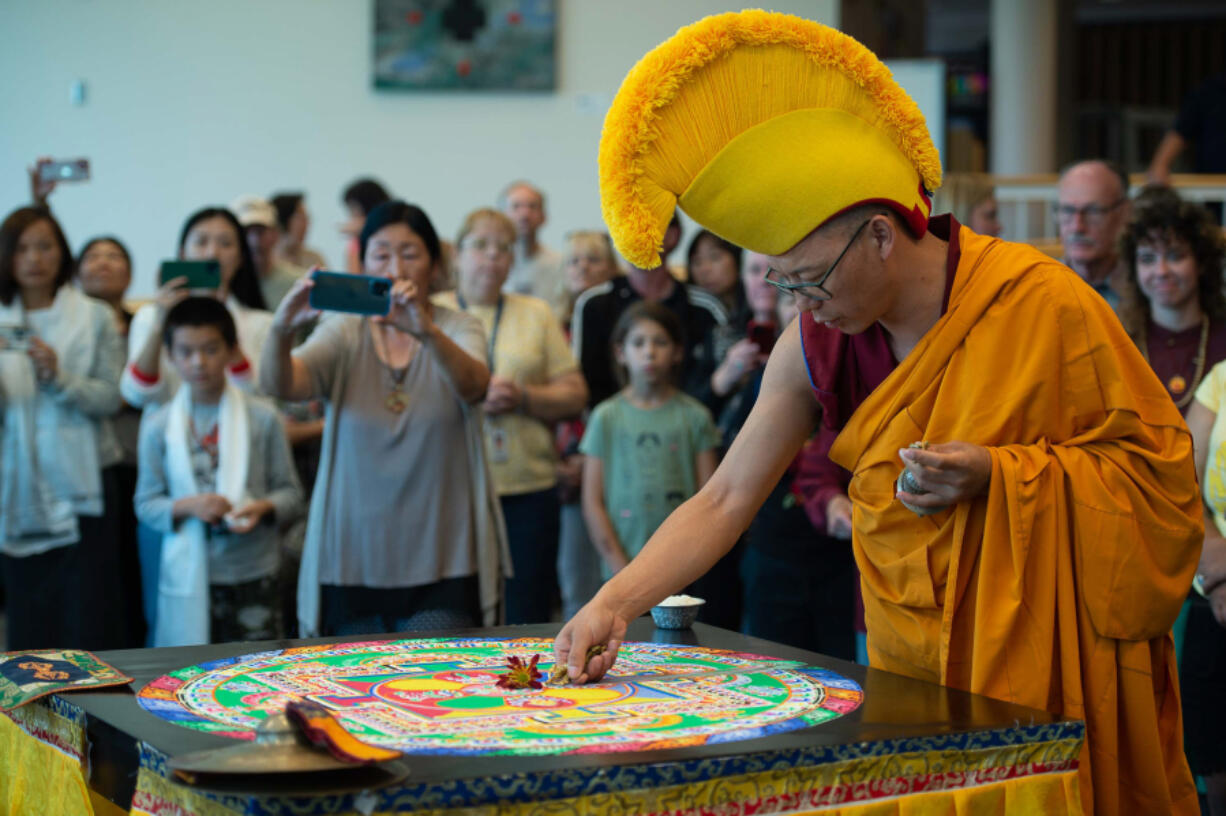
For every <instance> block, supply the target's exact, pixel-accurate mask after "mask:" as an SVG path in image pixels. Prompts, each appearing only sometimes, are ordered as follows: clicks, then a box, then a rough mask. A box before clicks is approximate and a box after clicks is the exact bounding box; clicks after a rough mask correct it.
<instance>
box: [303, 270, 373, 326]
mask: <svg viewBox="0 0 1226 816" xmlns="http://www.w3.org/2000/svg"><path fill="white" fill-rule="evenodd" d="M311 280H312V281H314V283H315V285H314V286H312V287H311V301H310V302H311V308H312V309H320V310H322V311H325V312H349V313H350V314H360V315H385V314H387V313H388V311H390V310H391V308H392V282H391V281H390V280H388V279H387V278H377V277H374V276H372V275H350V274H349V273H348V272H325V271H324V270H322V269H320V270H316V271H315V272H314V273H313V274H312V275H311Z"/></svg>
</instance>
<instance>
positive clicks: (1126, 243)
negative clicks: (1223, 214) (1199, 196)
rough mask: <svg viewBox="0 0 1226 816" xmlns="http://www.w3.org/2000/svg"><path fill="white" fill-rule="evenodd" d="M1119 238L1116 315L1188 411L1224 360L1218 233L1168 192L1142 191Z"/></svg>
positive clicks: (1197, 208) (1225, 303)
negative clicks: (1121, 272)
mask: <svg viewBox="0 0 1226 816" xmlns="http://www.w3.org/2000/svg"><path fill="white" fill-rule="evenodd" d="M1133 212H1134V215H1133V219H1132V221H1131V223H1129V224H1128V226H1127V228H1126V229H1125V230H1124V235H1123V237H1122V238H1121V240H1120V244H1121V247H1120V249H1121V256H1122V257H1123V258H1124V259H1125V261H1126V264H1127V267H1126V269H1127V272H1126V277H1125V280H1124V292H1123V294H1122V298H1121V300H1122V302H1121V304H1120V319H1121V321H1122V322H1123V324H1124V328H1125V329H1127V330H1128V334H1129V335H1130V336H1131V337H1132V338H1133V340H1134V341H1135V342H1136V344H1137V346H1139V347H1140V349H1141V353H1142V354H1144V355H1145V358H1146V359H1147V360H1148V361H1149V364H1150V367H1151V368H1153V370H1154V373H1155V374H1157V375H1158V378H1159V379H1160V380H1162V383H1163V384H1164V385H1165V386H1166V389H1167V391H1168V392H1169V393H1170V395H1171V399H1172V400H1174V401H1175V404H1176V405H1177V406H1178V407H1179V410H1180V411H1182V412H1183V413H1184V415H1185V416H1186V415H1187V413H1188V409H1189V407H1190V406H1191V405H1192V402H1193V394H1195V393H1196V387H1197V386H1198V385H1199V384H1200V382H1201V380H1202V379H1204V376H1205V374H1207V373H1208V372H1209V370H1210V369H1212V368H1213V366H1214V365H1215V364H1216V363H1217V362H1218V361H1220V360H1223V359H1226V298H1224V297H1223V295H1222V260H1223V240H1222V233H1221V230H1220V229H1219V228H1218V226H1217V225H1216V224H1215V223H1214V222H1213V218H1212V217H1211V216H1210V215H1209V212H1208V211H1207V210H1206V209H1205V208H1204V207H1202V206H1201V205H1199V204H1196V203H1194V202H1191V201H1183V200H1181V199H1180V198H1179V197H1178V196H1177V195H1175V194H1174V193H1173V192H1171V191H1168V190H1164V189H1158V190H1148V191H1145V192H1142V193H1141V194H1140V195H1139V196H1138V197H1137V200H1136V201H1135V202H1134V210H1133Z"/></svg>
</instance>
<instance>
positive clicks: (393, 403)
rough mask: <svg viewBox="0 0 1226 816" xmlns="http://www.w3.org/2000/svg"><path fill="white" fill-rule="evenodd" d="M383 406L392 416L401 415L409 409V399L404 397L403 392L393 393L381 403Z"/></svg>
mask: <svg viewBox="0 0 1226 816" xmlns="http://www.w3.org/2000/svg"><path fill="white" fill-rule="evenodd" d="M383 404H384V405H385V406H387V410H389V411H391V412H392V413H393V414H403V413H404V411H405V409H406V408H408V407H409V398H408V397H406V396H405V395H404V392H403V391H393V392H392V393H390V394H388V395H387V399H386V400H384V401H383Z"/></svg>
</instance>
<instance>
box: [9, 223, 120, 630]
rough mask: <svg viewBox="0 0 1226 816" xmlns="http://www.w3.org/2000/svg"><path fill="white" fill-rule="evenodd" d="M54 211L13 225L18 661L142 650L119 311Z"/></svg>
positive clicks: (12, 616) (12, 477)
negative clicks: (22, 656)
mask: <svg viewBox="0 0 1226 816" xmlns="http://www.w3.org/2000/svg"><path fill="white" fill-rule="evenodd" d="M72 271H73V259H72V253H71V251H70V250H69V249H68V243H67V241H66V240H65V239H64V233H63V231H62V230H61V229H60V226H59V224H58V223H57V222H56V220H55V218H53V217H52V216H51V215H50V213H48V212H47V211H46V210H41V209H34V208H29V207H23V208H21V209H19V210H15V211H14V212H12V213H11V214H10V215H9V216H8V217H7V218H6V219H5V220H4V222H3V224H0V325H3V326H5V327H6V328H8V329H10V330H9V331H5V332H4V333H3V334H0V338H3V339H0V562H2V563H3V574H4V590H5V597H6V603H7V608H8V645H7V648H8V649H9V650H18V649H23V650H24V649H37V648H75V649H116V648H124V647H127V646H132V645H135V644H133V643H132V642H131V640H130V639H131V637H132V633H131V632H129V631H127V629H128V627H127V625H126V624H125V616H124V614H123V602H124V593H123V592H122V591H121V590H122V567H121V562H120V552H119V549H120V540H121V533H120V524H119V504H120V502H119V483H118V478H117V476H116V474H115V469H114V468H115V465H117V464H118V463H119V460H120V458H121V453H120V450H119V444H118V442H117V441H116V439H115V435H114V432H113V430H112V428H111V423H110V417H111V416H113V415H114V414H115V412H117V411H118V410H119V405H120V399H119V388H118V382H119V373H120V370H121V369H122V367H123V345H122V343H121V341H120V339H119V332H118V331H117V329H116V327H115V319H114V317H113V316H112V314H111V310H110V309H109V308H108V307H107V306H106V305H105V304H103V303H101V302H100V301H97V300H94V299H93V298H90V297H87V296H86V295H84V294H83V293H81V291H80V290H78V289H77V288H76V287H74V286H72V285H66V284H69V281H70V280H71V278H72Z"/></svg>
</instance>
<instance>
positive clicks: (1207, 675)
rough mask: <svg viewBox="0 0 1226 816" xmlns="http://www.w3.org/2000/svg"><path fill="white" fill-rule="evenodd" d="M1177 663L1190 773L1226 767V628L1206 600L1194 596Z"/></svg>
mask: <svg viewBox="0 0 1226 816" xmlns="http://www.w3.org/2000/svg"><path fill="white" fill-rule="evenodd" d="M1182 652H1183V653H1182V655H1181V657H1182V659H1181V660H1180V662H1179V687H1180V692H1181V697H1182V704H1183V745H1184V750H1185V751H1186V753H1187V755H1188V764H1189V765H1190V766H1191V767H1192V773H1194V774H1198V775H1201V776H1207V775H1209V774H1214V773H1220V772H1222V771H1226V739H1224V738H1223V734H1226V699H1224V698H1223V697H1222V692H1223V691H1226V628H1223V627H1222V625H1221V624H1219V623H1218V622H1217V618H1215V617H1213V609H1212V608H1211V607H1210V606H1209V602H1208V601H1207V600H1205V599H1204V598H1202V597H1201V596H1199V595H1193V596H1192V600H1191V603H1190V604H1189V605H1188V625H1187V629H1185V630H1184V635H1183V650H1182Z"/></svg>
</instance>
